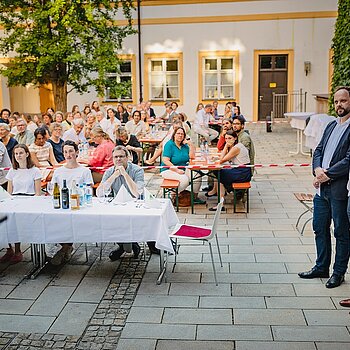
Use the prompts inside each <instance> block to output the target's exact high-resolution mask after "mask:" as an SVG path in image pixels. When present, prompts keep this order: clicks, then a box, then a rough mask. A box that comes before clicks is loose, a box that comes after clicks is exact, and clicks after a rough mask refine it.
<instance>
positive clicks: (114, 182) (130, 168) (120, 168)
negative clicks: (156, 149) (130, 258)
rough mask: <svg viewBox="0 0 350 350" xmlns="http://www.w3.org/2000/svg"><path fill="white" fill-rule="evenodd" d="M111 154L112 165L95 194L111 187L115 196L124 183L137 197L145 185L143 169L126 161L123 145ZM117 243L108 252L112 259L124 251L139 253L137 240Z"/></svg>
mask: <svg viewBox="0 0 350 350" xmlns="http://www.w3.org/2000/svg"><path fill="white" fill-rule="evenodd" d="M112 156H113V163H114V165H113V166H112V167H110V168H109V169H107V170H106V172H105V173H104V175H103V178H102V181H101V184H100V186H99V187H98V188H97V194H99V192H100V191H102V192H103V191H104V189H105V188H108V189H109V188H112V192H113V195H114V196H116V195H117V193H118V191H119V189H120V187H121V186H122V185H124V187H125V188H126V190H127V191H128V192H129V193H130V195H131V196H132V197H136V198H137V197H138V195H139V193H140V192H141V191H142V190H143V188H144V186H145V183H144V172H143V169H142V168H140V167H139V166H138V165H136V164H133V163H131V162H130V161H128V158H129V151H128V150H127V149H126V147H124V146H116V147H115V148H114V150H113V154H112ZM118 245H119V248H118V249H117V250H114V251H112V252H111V253H110V254H109V257H110V259H111V260H112V261H115V260H118V259H120V258H121V256H122V255H123V254H124V252H125V251H127V252H131V251H133V253H134V257H135V258H137V257H138V255H139V253H140V246H139V245H138V243H137V242H133V243H118Z"/></svg>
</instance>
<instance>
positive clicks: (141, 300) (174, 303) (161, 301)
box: [133, 294, 199, 308]
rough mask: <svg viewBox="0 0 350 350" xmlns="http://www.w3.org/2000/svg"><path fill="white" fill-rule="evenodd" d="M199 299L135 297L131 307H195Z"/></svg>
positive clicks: (171, 296)
mask: <svg viewBox="0 0 350 350" xmlns="http://www.w3.org/2000/svg"><path fill="white" fill-rule="evenodd" d="M198 301H199V297H198V296H187V295H182V296H181V298H179V297H178V296H173V295H167V296H164V295H140V294H139V295H137V296H136V298H135V301H134V304H133V306H137V307H140V306H148V307H189V308H193V307H197V306H198Z"/></svg>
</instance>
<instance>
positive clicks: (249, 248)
mask: <svg viewBox="0 0 350 350" xmlns="http://www.w3.org/2000/svg"><path fill="white" fill-rule="evenodd" d="M228 248H229V252H230V253H270V254H280V253H281V251H280V250H279V248H278V245H240V246H237V245H229V247H228Z"/></svg>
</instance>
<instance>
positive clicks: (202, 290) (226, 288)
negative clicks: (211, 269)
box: [169, 283, 231, 296]
mask: <svg viewBox="0 0 350 350" xmlns="http://www.w3.org/2000/svg"><path fill="white" fill-rule="evenodd" d="M169 295H216V296H225V295H226V296H228V295H231V290H230V285H229V284H220V285H219V286H216V285H215V284H214V283H201V284H200V286H199V285H198V283H172V284H171V286H170V291H169Z"/></svg>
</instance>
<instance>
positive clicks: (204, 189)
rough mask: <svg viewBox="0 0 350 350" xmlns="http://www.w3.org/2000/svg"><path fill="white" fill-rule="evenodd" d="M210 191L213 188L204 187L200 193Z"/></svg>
mask: <svg viewBox="0 0 350 350" xmlns="http://www.w3.org/2000/svg"><path fill="white" fill-rule="evenodd" d="M212 189H213V187H210V186H208V187H204V188H203V189H202V191H204V192H209V191H211V190H212Z"/></svg>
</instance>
